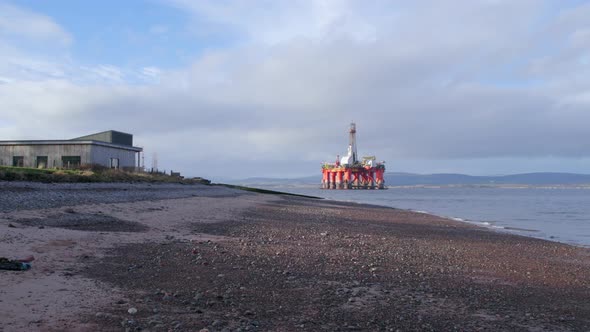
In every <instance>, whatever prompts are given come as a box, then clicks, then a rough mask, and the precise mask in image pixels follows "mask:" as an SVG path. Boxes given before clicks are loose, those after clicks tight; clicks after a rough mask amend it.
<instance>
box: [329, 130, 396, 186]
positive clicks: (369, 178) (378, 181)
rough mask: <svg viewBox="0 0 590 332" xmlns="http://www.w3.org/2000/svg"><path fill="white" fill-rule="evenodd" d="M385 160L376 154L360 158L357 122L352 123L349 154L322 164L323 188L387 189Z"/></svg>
mask: <svg viewBox="0 0 590 332" xmlns="http://www.w3.org/2000/svg"><path fill="white" fill-rule="evenodd" d="M384 173H385V162H384V161H381V162H377V161H376V158H375V157H374V156H371V157H363V158H362V161H360V160H359V159H358V155H357V152H356V124H354V123H351V124H350V130H349V143H348V154H347V155H346V156H344V157H342V158H340V156H338V157H337V158H336V162H335V163H328V162H325V163H323V164H322V175H323V177H322V189H385V181H384V179H383V174H384Z"/></svg>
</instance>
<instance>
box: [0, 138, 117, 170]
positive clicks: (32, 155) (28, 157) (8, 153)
mask: <svg viewBox="0 0 590 332" xmlns="http://www.w3.org/2000/svg"><path fill="white" fill-rule="evenodd" d="M13 156H23V157H24V167H36V166H37V165H35V163H36V161H37V156H47V167H49V168H51V167H63V165H62V161H61V157H63V156H80V161H81V163H82V164H90V163H91V159H90V144H80V145H8V146H4V145H0V164H1V165H5V166H12V157H13ZM105 166H106V165H105Z"/></svg>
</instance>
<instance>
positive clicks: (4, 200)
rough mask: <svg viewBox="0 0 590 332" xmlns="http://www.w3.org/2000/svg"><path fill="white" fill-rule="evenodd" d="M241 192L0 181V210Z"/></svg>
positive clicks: (145, 185)
mask: <svg viewBox="0 0 590 332" xmlns="http://www.w3.org/2000/svg"><path fill="white" fill-rule="evenodd" d="M243 193H244V192H241V191H238V190H231V189H228V188H225V187H219V186H206V185H200V184H168V183H161V184H151V183H38V182H6V181H0V212H10V211H18V210H32V209H46V208H56V207H62V206H76V205H80V204H99V203H121V202H137V201H145V200H159V199H176V198H185V197H198V196H207V197H227V196H234V195H241V194H243Z"/></svg>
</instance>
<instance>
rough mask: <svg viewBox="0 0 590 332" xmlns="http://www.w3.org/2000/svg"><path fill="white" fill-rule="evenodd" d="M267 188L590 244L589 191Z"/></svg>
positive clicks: (562, 240) (527, 234) (577, 243)
mask: <svg viewBox="0 0 590 332" xmlns="http://www.w3.org/2000/svg"><path fill="white" fill-rule="evenodd" d="M268 189H273V190H279V191H284V192H291V193H297V194H305V195H312V196H319V197H324V198H327V199H335V200H341V201H353V202H359V203H370V204H377V205H385V206H391V207H395V208H402V209H411V210H415V211H420V212H426V213H431V214H435V215H439V216H444V217H449V218H454V219H457V220H460V221H465V222H471V223H475V224H479V225H482V226H485V227H489V228H492V229H496V230H498V231H501V232H511V233H516V234H521V235H526V236H532V237H538V238H543V239H549V240H552V241H559V242H565V243H570V244H575V245H581V246H590V189H537V188H515V189H512V188H462V187H459V188H391V189H388V190H321V189H315V188H294V187H272V188H270V187H269V188H268Z"/></svg>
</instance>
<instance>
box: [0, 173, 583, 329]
mask: <svg viewBox="0 0 590 332" xmlns="http://www.w3.org/2000/svg"><path fill="white" fill-rule="evenodd" d="M28 255H34V256H35V258H36V259H35V261H34V262H33V263H32V268H31V269H30V270H28V271H18V272H17V271H0V312H2V314H3V317H2V324H0V331H23V330H27V331H63V330H68V331H98V330H100V331H318V330H320V331H453V330H457V331H499V330H504V331H587V330H590V304H589V303H590V301H589V300H590V280H589V278H588V276H590V250H589V249H587V248H580V247H574V246H570V245H566V244H561V243H556V242H549V241H545V240H540V239H533V238H527V237H522V236H518V235H511V234H505V233H498V232H494V231H491V230H489V229H484V228H480V227H477V226H475V225H469V224H465V223H460V222H457V221H454V220H449V219H445V218H441V217H437V216H432V215H427V214H421V213H414V212H411V211H407V210H400V209H394V208H386V207H379V206H371V205H362V204H354V203H343V202H337V201H328V200H320V199H311V198H303V197H296V196H288V195H265V194H258V193H253V192H245V191H240V190H236V189H230V188H226V187H221V186H204V185H176V184H165V185H164V184H162V185H158V184H38V183H27V182H0V256H3V257H8V258H16V257H25V256H28Z"/></svg>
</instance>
